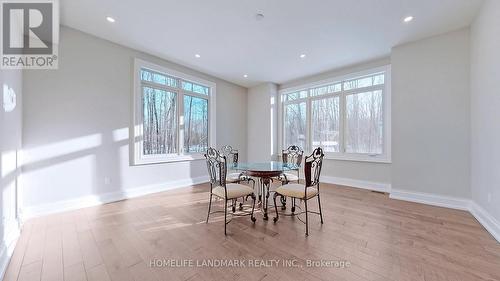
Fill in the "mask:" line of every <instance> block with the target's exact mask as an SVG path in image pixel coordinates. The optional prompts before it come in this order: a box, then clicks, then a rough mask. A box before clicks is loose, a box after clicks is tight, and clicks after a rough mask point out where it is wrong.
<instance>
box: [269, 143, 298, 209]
mask: <svg viewBox="0 0 500 281" xmlns="http://www.w3.org/2000/svg"><path fill="white" fill-rule="evenodd" d="M303 155H304V150H302V149H301V148H300V147H299V146H297V145H290V146H289V147H288V148H287V149H283V150H282V151H281V161H282V162H283V163H288V164H293V165H296V166H297V169H296V172H297V174H294V173H292V172H285V173H283V174H281V175H280V176H279V177H278V178H276V179H277V180H278V181H280V182H281V184H288V183H290V182H297V183H300V166H301V164H302V157H303ZM280 201H281V209H282V210H285V209H286V196H283V197H281V198H280ZM292 212H295V199H292Z"/></svg>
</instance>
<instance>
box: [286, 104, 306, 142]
mask: <svg viewBox="0 0 500 281" xmlns="http://www.w3.org/2000/svg"><path fill="white" fill-rule="evenodd" d="M290 145H298V146H299V147H305V146H306V103H305V102H301V103H292V104H288V105H286V106H285V147H288V146H290Z"/></svg>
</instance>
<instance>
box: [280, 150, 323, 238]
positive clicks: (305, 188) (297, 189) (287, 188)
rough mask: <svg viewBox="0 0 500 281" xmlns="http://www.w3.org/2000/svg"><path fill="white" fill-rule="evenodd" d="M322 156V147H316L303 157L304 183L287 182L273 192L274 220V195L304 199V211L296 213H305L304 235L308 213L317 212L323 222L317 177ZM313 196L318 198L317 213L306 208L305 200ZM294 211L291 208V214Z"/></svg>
mask: <svg viewBox="0 0 500 281" xmlns="http://www.w3.org/2000/svg"><path fill="white" fill-rule="evenodd" d="M323 157H324V153H323V149H321V148H320V147H318V148H316V149H315V150H314V151H313V153H312V154H311V155H310V156H307V157H306V158H305V163H304V176H305V178H306V181H305V184H300V183H289V184H284V185H282V186H280V187H278V188H277V189H276V192H275V193H274V196H273V201H274V209H275V210H276V217H274V222H277V221H278V219H279V214H278V207H277V205H276V197H278V196H280V197H284V196H288V197H291V198H292V199H300V200H303V201H304V204H305V212H301V213H299V214H296V215H300V214H303V213H305V215H306V221H305V224H306V235H309V219H308V215H309V213H314V214H318V215H319V216H320V219H321V224H323V213H322V211H321V201H320V196H319V177H320V174H321V167H322V165H323ZM315 197H317V198H318V206H319V213H318V212H312V211H309V210H308V206H307V202H308V201H309V200H310V199H313V198H315ZM293 202H294V201H293ZM294 207H295V206H294ZM294 207H293V208H294ZM294 211H295V210H292V215H295V214H294Z"/></svg>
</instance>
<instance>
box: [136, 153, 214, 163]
mask: <svg viewBox="0 0 500 281" xmlns="http://www.w3.org/2000/svg"><path fill="white" fill-rule="evenodd" d="M199 160H205V156H203V154H199V153H196V154H191V155H179V156H167V157H162V158H159V157H155V158H150V159H148V158H145V159H144V158H143V159H138V160H135V163H134V164H133V165H134V166H142V165H155V164H167V163H175V162H189V161H199Z"/></svg>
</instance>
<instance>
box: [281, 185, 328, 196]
mask: <svg viewBox="0 0 500 281" xmlns="http://www.w3.org/2000/svg"><path fill="white" fill-rule="evenodd" d="M304 190H305V185H303V184H298V183H293V184H292V183H291V184H285V185H282V186H280V187H278V188H276V192H278V193H279V194H281V195H285V196H289V197H294V198H304ZM316 194H318V189H317V188H315V187H308V188H307V199H309V198H311V197H314V196H315V195H316Z"/></svg>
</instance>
